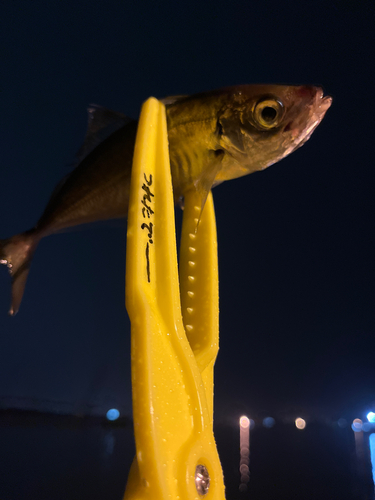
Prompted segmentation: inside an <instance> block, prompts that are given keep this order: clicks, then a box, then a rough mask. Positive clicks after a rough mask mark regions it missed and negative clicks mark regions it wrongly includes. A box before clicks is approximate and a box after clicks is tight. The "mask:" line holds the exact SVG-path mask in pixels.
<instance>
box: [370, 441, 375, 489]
mask: <svg viewBox="0 0 375 500" xmlns="http://www.w3.org/2000/svg"><path fill="white" fill-rule="evenodd" d="M369 442H370V457H371V466H372V480H373V482H374V484H375V434H370V437H369Z"/></svg>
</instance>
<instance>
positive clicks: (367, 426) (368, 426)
mask: <svg viewBox="0 0 375 500" xmlns="http://www.w3.org/2000/svg"><path fill="white" fill-rule="evenodd" d="M372 428H373V426H372V425H371V424H370V422H364V423H363V425H362V430H363V431H364V432H369V431H370V430H371V429H372Z"/></svg>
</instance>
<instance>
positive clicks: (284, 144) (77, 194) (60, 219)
mask: <svg viewBox="0 0 375 500" xmlns="http://www.w3.org/2000/svg"><path fill="white" fill-rule="evenodd" d="M164 103H165V105H166V114H167V128H168V140H169V153H170V163H171V174H172V184H173V190H174V197H175V200H176V202H177V201H179V200H181V199H182V198H183V196H184V194H185V193H186V192H187V191H189V190H191V189H195V190H196V191H197V192H198V193H199V194H200V197H201V204H202V209H203V206H204V203H205V200H206V197H207V194H208V192H209V191H210V189H211V188H212V187H214V186H216V185H217V184H220V183H221V182H223V181H225V180H230V179H234V178H237V177H241V176H243V175H246V174H249V173H252V172H255V171H257V170H263V169H264V168H266V167H268V166H269V165H272V164H273V163H276V162H277V161H279V160H281V159H282V158H284V157H285V156H287V155H288V154H290V153H291V152H292V151H294V150H295V149H297V148H298V147H299V146H301V145H302V144H303V143H304V142H306V140H307V139H308V138H309V137H310V135H311V134H312V132H313V131H314V130H315V128H316V127H317V125H318V124H319V123H320V121H321V120H322V118H323V116H324V114H325V112H326V111H327V109H328V108H329V106H330V105H331V98H330V97H324V96H323V91H322V90H321V88H320V87H314V86H284V85H242V86H237V87H228V88H226V89H221V90H217V91H212V92H206V93H201V94H196V95H193V96H179V97H171V98H166V99H164ZM136 132H137V121H136V120H129V119H127V118H126V117H125V116H124V115H122V114H120V113H115V112H113V111H109V110H106V109H105V108H101V107H98V106H92V107H90V108H89V126H88V131H87V135H86V139H85V142H84V145H83V146H82V148H81V150H80V152H79V163H78V165H77V167H76V168H75V169H74V170H73V171H72V173H71V174H70V175H69V176H67V177H66V178H64V179H63V181H61V183H60V184H59V185H58V186H57V188H56V189H55V191H54V193H53V194H52V196H51V199H50V201H49V202H48V204H47V206H46V209H45V211H44V213H43V214H42V216H41V218H40V219H39V221H38V222H37V224H36V226H35V227H34V228H33V229H31V230H29V231H26V232H25V233H22V234H20V235H16V236H13V237H11V238H9V239H6V240H0V263H2V264H6V265H7V266H8V268H9V271H10V273H11V276H12V304H11V309H10V311H9V312H10V314H11V315H13V314H15V313H16V312H17V311H18V308H19V306H20V303H21V299H22V295H23V292H24V288H25V283H26V279H27V276H28V272H29V268H30V263H31V259H32V256H33V253H34V251H35V249H36V247H37V245H38V243H39V241H40V240H41V238H43V237H44V236H47V235H49V234H52V233H56V232H58V231H61V230H63V229H67V228H69V227H73V226H77V225H80V224H84V223H88V222H94V221H97V220H105V219H112V218H123V217H126V215H127V211H128V201H129V189H130V177H131V166H132V159H133V151H134V144H135V137H136Z"/></svg>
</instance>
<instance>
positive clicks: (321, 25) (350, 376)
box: [0, 0, 375, 419]
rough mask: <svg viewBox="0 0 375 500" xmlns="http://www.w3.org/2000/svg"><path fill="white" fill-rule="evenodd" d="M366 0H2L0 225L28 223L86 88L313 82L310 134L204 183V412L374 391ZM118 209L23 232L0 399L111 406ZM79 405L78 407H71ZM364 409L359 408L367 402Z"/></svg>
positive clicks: (132, 112)
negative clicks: (211, 352) (34, 238)
mask: <svg viewBox="0 0 375 500" xmlns="http://www.w3.org/2000/svg"><path fill="white" fill-rule="evenodd" d="M374 22H375V8H374V3H373V2H372V1H366V0H363V1H361V0H358V1H356V2H354V1H345V0H342V1H339V0H337V1H334V2H330V1H320V0H314V1H304V2H300V1H299V2H296V1H290V2H280V1H262V2H260V1H259V2H256V3H255V2H251V1H249V0H246V1H245V0H232V1H230V2H229V1H216V2H211V1H205V2H202V1H199V2H195V1H194V2H175V1H173V2H166V1H163V2H150V1H143V2H124V1H114V0H106V1H105V2H103V1H95V0H93V1H90V2H88V1H87V2H80V1H78V2H77V1H74V2H73V1H70V0H65V1H64V2H48V1H45V2H40V1H33V2H23V1H18V0H16V1H12V2H1V3H0V33H1V45H0V65H1V66H0V74H1V79H0V91H1V93H0V112H1V115H0V116H1V120H0V141H1V149H0V169H1V182H0V213H1V214H2V216H1V219H0V237H1V238H5V237H8V236H10V235H12V234H15V233H18V232H21V231H24V230H26V229H28V228H30V227H32V226H33V225H34V224H35V223H36V221H37V220H38V218H39V217H40V215H41V213H42V211H43V208H44V206H45V204H46V202H47V201H48V198H49V195H50V193H51V192H52V190H53V188H54V186H55V185H56V183H57V182H58V181H59V180H60V179H61V177H63V176H64V175H65V174H66V173H67V172H69V164H70V163H71V162H72V160H73V159H74V154H75V152H76V151H77V149H78V148H79V146H80V144H81V142H82V139H83V137H84V134H85V129H86V120H87V116H86V108H87V106H88V105H89V104H90V103H97V104H101V105H104V106H107V107H109V108H112V109H115V110H118V111H122V112H124V113H125V114H128V115H129V116H132V117H134V118H136V117H137V116H138V114H139V110H140V106H141V103H142V102H143V101H144V100H145V99H146V98H147V97H149V96H151V95H153V96H156V97H163V96H166V95H173V94H192V93H196V92H200V91H203V90H211V89H215V88H219V87H222V86H228V85H234V84H242V83H296V84H300V83H306V84H321V85H323V86H324V89H325V91H326V93H328V94H330V95H332V96H333V105H332V107H331V109H330V110H329V111H328V113H327V115H326V118H325V119H324V120H323V122H322V124H321V125H320V126H319V128H318V129H317V131H316V132H315V133H314V135H313V137H312V139H311V140H310V141H309V142H308V143H307V144H306V145H305V146H304V147H303V148H301V149H299V150H298V151H297V152H295V153H293V154H292V155H291V156H290V157H289V158H287V159H285V160H283V161H282V162H281V163H280V164H277V165H275V166H272V167H271V168H269V169H268V170H266V171H264V172H261V173H256V174H253V175H251V176H248V177H245V178H241V179H238V180H236V181H231V182H228V183H225V184H223V185H221V186H219V187H218V188H217V189H215V190H214V200H215V207H216V216H217V225H218V248H219V271H220V310H221V316H220V335H221V337H220V342H221V343H220V347H221V349H220V352H219V357H218V361H217V364H216V371H215V376H216V395H215V397H216V405H217V413H218V415H220V416H223V415H226V416H231V415H233V416H235V417H237V413H238V412H242V411H248V412H249V413H250V414H252V415H263V414H271V415H280V414H282V413H293V412H300V411H302V412H305V413H306V414H311V415H313V414H314V415H315V414H318V415H320V416H325V415H326V416H327V418H332V419H333V418H338V417H340V416H342V415H348V416H363V415H364V413H365V412H366V410H368V409H370V407H371V404H372V403H375V363H374V359H375V321H374V309H375V308H374V274H375V268H374V213H375V211H374V139H375V125H374V123H375V121H374V95H375V94H374V67H375V57H374V49H375V36H374ZM124 262H125V224H121V223H118V222H115V223H113V222H111V223H109V224H108V225H106V224H103V223H101V224H99V225H98V226H97V227H95V225H94V226H91V227H90V228H88V229H84V230H82V231H74V232H72V233H66V234H59V235H56V236H51V237H48V238H46V239H45V240H44V241H42V242H41V244H40V246H39V247H38V250H37V252H36V254H35V257H34V260H33V264H32V268H31V272H30V275H29V280H28V284H27V289H26V293H25V296H24V301H23V303H22V307H21V310H20V312H19V314H18V315H17V316H16V317H15V318H11V317H8V315H7V310H8V307H9V298H10V278H9V276H8V274H7V270H6V268H5V267H2V268H1V269H0V334H1V335H0V407H1V406H3V407H7V406H16V407H24V408H40V409H48V408H50V409H53V410H56V409H58V410H65V411H68V412H76V413H77V412H86V411H94V412H104V411H106V410H107V409H108V408H110V407H118V408H120V409H121V411H123V412H127V413H129V412H130V407H131V395H130V352H129V349H130V333H129V321H128V319H127V316H126V311H125V308H124V267H125V266H124ZM90 408H91V410H90ZM372 408H374V406H372Z"/></svg>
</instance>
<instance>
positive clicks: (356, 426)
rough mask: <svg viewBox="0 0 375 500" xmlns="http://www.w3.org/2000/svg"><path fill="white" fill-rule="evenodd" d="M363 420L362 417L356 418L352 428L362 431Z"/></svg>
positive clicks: (355, 430)
mask: <svg viewBox="0 0 375 500" xmlns="http://www.w3.org/2000/svg"><path fill="white" fill-rule="evenodd" d="M362 425H363V422H362V420H361V419H360V418H355V419H354V420H353V423H352V429H353V431H354V432H361V430H362Z"/></svg>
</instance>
